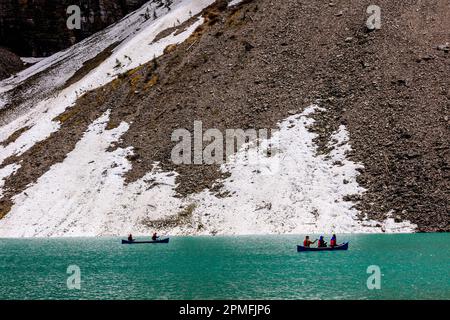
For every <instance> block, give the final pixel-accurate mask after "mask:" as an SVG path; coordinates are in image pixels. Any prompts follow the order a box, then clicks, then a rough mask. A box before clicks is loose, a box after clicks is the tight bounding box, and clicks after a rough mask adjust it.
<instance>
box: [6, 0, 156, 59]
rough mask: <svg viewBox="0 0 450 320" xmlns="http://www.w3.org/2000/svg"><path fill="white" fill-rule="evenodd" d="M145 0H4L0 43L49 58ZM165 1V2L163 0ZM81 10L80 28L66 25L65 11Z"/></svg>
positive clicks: (17, 52)
mask: <svg viewBox="0 0 450 320" xmlns="http://www.w3.org/2000/svg"><path fill="white" fill-rule="evenodd" d="M145 2H147V1H146V0H78V1H69V0H61V1H56V0H51V1H47V0H38V1H36V0H33V1H31V0H25V1H14V0H1V1H0V46H4V47H7V48H9V49H10V50H11V51H13V52H15V53H16V54H18V55H20V56H22V57H46V56H49V55H51V54H53V53H55V52H58V51H60V50H63V49H65V48H67V47H69V46H71V45H73V44H74V43H76V42H78V41H80V40H82V39H85V38H86V37H88V36H90V35H92V34H94V33H95V32H97V31H100V30H102V29H104V28H105V27H106V26H109V25H110V24H112V23H114V22H117V21H118V20H119V19H121V18H122V17H124V16H125V15H127V14H128V13H130V12H132V11H134V10H136V9H137V8H139V7H140V6H141V5H142V4H144V3H145ZM160 2H163V1H160ZM71 5H78V6H79V7H80V9H81V16H82V23H81V29H80V30H77V29H75V30H69V29H68V28H67V26H66V21H67V18H68V17H69V14H67V12H66V10H67V8H68V7H69V6H71Z"/></svg>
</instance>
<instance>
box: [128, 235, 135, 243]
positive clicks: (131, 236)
mask: <svg viewBox="0 0 450 320" xmlns="http://www.w3.org/2000/svg"><path fill="white" fill-rule="evenodd" d="M128 241H130V242H131V241H134V239H133V235H132V234H131V233H130V234H129V235H128Z"/></svg>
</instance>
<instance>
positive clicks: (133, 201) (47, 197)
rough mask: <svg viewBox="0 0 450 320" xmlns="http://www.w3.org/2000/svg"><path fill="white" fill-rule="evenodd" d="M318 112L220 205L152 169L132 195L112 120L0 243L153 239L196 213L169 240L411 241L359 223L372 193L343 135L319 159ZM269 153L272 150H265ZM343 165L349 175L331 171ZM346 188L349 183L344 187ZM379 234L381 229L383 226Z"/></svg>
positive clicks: (295, 125) (31, 191) (241, 171)
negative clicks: (321, 236)
mask: <svg viewBox="0 0 450 320" xmlns="http://www.w3.org/2000/svg"><path fill="white" fill-rule="evenodd" d="M315 109H316V107H314V106H313V107H310V108H307V109H306V110H305V111H304V112H303V113H302V114H300V115H296V116H292V117H289V118H287V119H285V120H284V121H282V122H281V123H280V130H279V132H278V134H276V135H274V136H273V137H272V138H271V139H269V140H266V141H262V144H263V146H264V145H265V146H267V145H268V144H271V145H275V146H278V151H277V153H276V154H275V156H273V157H270V158H269V157H266V158H264V157H263V158H260V157H258V159H261V160H260V161H258V162H249V161H248V157H252V156H256V155H255V154H252V153H256V152H261V150H260V149H256V148H251V147H250V148H249V150H248V151H244V150H242V151H240V152H238V153H237V154H236V155H235V156H234V157H233V158H232V159H231V160H230V161H229V163H227V164H225V165H223V167H222V169H223V170H224V171H228V172H230V173H231V176H230V177H229V178H227V179H225V180H224V181H223V182H224V189H225V190H228V191H229V192H230V194H231V196H230V197H226V198H218V197H216V196H215V195H213V194H212V193H210V192H209V191H208V190H205V191H203V192H201V193H199V194H194V195H192V196H190V197H188V198H186V199H180V198H178V197H176V196H175V195H176V194H175V191H174V188H175V187H176V185H175V178H176V175H177V174H176V173H174V172H162V171H160V170H159V169H158V166H157V164H155V166H154V169H153V170H152V171H151V172H149V173H147V174H146V176H144V177H143V178H142V179H140V180H138V181H136V182H134V183H131V184H129V185H125V183H124V178H123V174H124V173H125V172H126V171H128V170H129V169H130V168H131V164H130V163H129V162H128V160H127V159H126V156H127V155H128V154H130V153H132V150H131V149H117V150H115V151H113V152H107V151H106V149H107V148H108V146H109V145H110V144H111V143H112V142H114V141H118V140H119V139H120V136H121V135H122V134H123V133H124V132H125V131H126V130H127V128H128V125H127V124H126V123H122V124H121V125H120V126H119V127H118V128H116V129H113V130H109V131H108V130H105V127H106V123H107V121H108V113H106V114H105V115H103V116H102V117H100V118H99V119H98V120H97V121H95V122H94V123H93V124H92V125H91V126H90V127H89V130H88V131H87V132H86V134H85V135H84V137H83V138H82V139H81V140H80V141H79V142H78V144H77V145H76V147H75V149H74V150H73V151H72V152H71V153H69V155H68V156H67V158H66V159H65V160H64V162H62V163H59V164H56V165H54V166H53V167H52V168H51V169H50V170H49V171H48V172H47V173H46V174H44V175H43V176H42V177H41V178H40V179H39V180H38V181H37V183H36V184H34V185H33V186H31V187H30V188H28V189H27V190H26V191H25V192H23V193H22V194H20V195H18V196H17V197H16V198H15V199H14V202H15V205H14V206H13V208H12V210H11V212H10V213H9V214H8V215H7V216H6V217H5V218H4V219H2V220H0V237H32V236H99V235H124V234H127V233H128V232H132V233H133V234H135V235H148V234H149V233H150V232H151V231H153V230H151V229H150V228H149V227H147V226H146V225H145V224H144V221H155V220H164V219H167V218H170V217H171V216H174V215H176V214H177V213H179V212H180V211H181V210H182V208H185V207H187V206H189V205H192V204H195V210H194V212H193V216H192V223H190V224H188V225H179V226H173V225H172V226H171V227H169V228H166V229H163V230H159V231H160V232H164V233H168V234H216V233H218V234H269V233H284V234H286V233H292V234H299V233H325V232H326V233H331V232H336V233H346V232H349V233H350V232H382V230H383V229H384V230H385V231H386V232H411V231H413V230H414V228H415V226H414V225H411V224H410V223H408V222H403V223H401V224H398V223H394V222H393V221H391V220H387V221H385V222H383V223H382V224H381V226H380V225H379V223H378V222H376V221H364V222H361V221H359V220H357V219H356V214H357V211H356V210H355V209H353V208H352V205H353V204H352V203H350V202H345V201H343V200H342V197H343V196H344V195H346V194H353V193H361V192H363V191H364V190H363V189H362V188H360V187H359V186H358V184H357V183H356V175H357V171H356V169H357V168H358V167H359V165H358V164H355V163H353V162H351V161H348V160H346V159H345V151H346V150H349V148H350V146H349V145H348V143H346V142H347V132H346V130H345V127H343V126H342V127H340V128H339V130H338V131H337V132H336V133H335V135H334V139H335V140H336V141H335V142H334V146H335V150H334V151H333V152H332V153H331V158H330V159H325V157H323V156H316V149H315V146H314V143H313V139H314V137H315V135H314V134H313V133H311V132H309V131H308V129H307V128H308V126H310V125H311V124H312V123H313V120H312V119H311V118H310V117H309V115H310V114H311V113H312V112H314V110H315ZM262 149H264V147H263V148H262ZM335 161H341V163H342V165H339V166H336V165H334V164H333V163H334V162H335ZM343 179H346V180H347V181H348V183H346V184H344V183H343ZM377 224H378V225H379V226H377Z"/></svg>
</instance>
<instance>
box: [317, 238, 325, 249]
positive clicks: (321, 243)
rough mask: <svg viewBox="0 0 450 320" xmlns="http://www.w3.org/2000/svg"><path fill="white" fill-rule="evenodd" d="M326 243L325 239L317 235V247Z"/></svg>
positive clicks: (321, 246) (322, 246) (323, 246)
mask: <svg viewBox="0 0 450 320" xmlns="http://www.w3.org/2000/svg"><path fill="white" fill-rule="evenodd" d="M326 246H327V243H326V241H325V240H324V239H323V236H320V237H319V242H317V248H326Z"/></svg>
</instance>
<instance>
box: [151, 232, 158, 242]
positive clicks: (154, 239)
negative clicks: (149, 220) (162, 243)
mask: <svg viewBox="0 0 450 320" xmlns="http://www.w3.org/2000/svg"><path fill="white" fill-rule="evenodd" d="M158 238H159V237H158V235H157V234H156V232H155V233H153V236H152V240H153V241H156V240H158Z"/></svg>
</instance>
